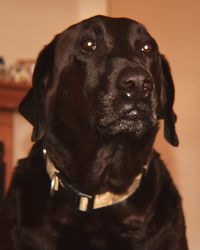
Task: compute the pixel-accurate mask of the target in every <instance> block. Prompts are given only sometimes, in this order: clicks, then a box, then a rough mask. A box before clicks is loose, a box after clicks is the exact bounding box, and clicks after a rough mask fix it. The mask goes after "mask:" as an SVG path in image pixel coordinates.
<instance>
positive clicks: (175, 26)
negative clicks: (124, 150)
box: [0, 0, 200, 250]
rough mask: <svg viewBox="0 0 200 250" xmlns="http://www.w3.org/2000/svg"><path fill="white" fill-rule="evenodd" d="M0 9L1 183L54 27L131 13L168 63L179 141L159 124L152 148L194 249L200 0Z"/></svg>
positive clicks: (4, 1) (22, 134) (26, 4)
mask: <svg viewBox="0 0 200 250" xmlns="http://www.w3.org/2000/svg"><path fill="white" fill-rule="evenodd" d="M0 10H1V14H0V174H1V175H2V174H3V173H4V172H6V188H7V187H8V185H9V181H10V178H11V174H12V170H13V166H15V165H16V162H17V159H19V158H22V157H25V156H26V154H27V152H28V150H29V148H30V145H31V142H30V134H31V129H32V128H31V126H30V125H29V124H28V123H27V122H26V121H25V120H24V119H23V118H22V117H20V115H19V114H18V113H17V105H18V103H19V101H20V99H21V98H22V97H23V95H24V94H25V93H26V92H27V90H28V88H29V87H30V82H31V80H30V74H31V72H32V67H33V66H34V60H35V59H36V57H37V55H38V53H39V51H40V50H41V49H42V48H43V46H44V45H45V44H47V43H48V42H50V40H51V39H52V38H53V37H54V35H55V34H56V33H59V32H61V31H62V30H63V29H65V28H66V27H68V26H69V25H71V24H73V23H75V22H78V21H80V20H82V19H84V18H88V17H90V16H93V15H96V14H103V15H109V16H112V17H129V18H132V19H135V20H137V21H139V22H141V23H143V24H144V25H145V26H146V27H147V29H148V30H149V32H150V33H151V34H152V35H153V37H154V38H155V39H156V40H157V42H158V44H159V47H160V51H161V52H162V53H164V54H165V55H166V57H167V58H168V60H169V62H170V65H171V69H172V74H173V78H174V82H175V88H176V100H175V107H174V109H175V112H176V113H177V115H178V122H177V132H178V135H179V139H180V146H179V147H178V148H173V147H172V146H170V145H168V144H167V143H166V142H165V141H164V139H163V135H162V134H163V132H162V124H161V129H160V132H159V135H158V138H157V141H156V145H155V146H156V148H157V149H158V150H159V152H161V156H162V158H163V159H164V161H165V163H166V164H167V166H168V168H169V170H170V172H171V174H172V176H173V178H174V180H175V183H176V185H177V187H178V189H179V191H180V193H181V195H182V197H183V204H184V211H185V216H186V223H187V235H188V240H189V246H190V250H199V249H200V235H199V231H200V226H199V225H200V211H199V210H200V194H199V193H200V184H199V183H200V182H199V179H200V132H199V129H200V127H199V124H200V96H199V95H200V63H199V58H200V28H199V27H200V14H199V13H200V1H199V0H168V1H162V0H151V1H147V0H73V1H71V0H57V1H53V0H43V1H39V0H34V1H26V0H16V1H13V0H0ZM5 72H6V73H5ZM5 74H7V75H8V76H7V79H6V80H5ZM5 163H6V164H5ZM5 165H6V166H5ZM0 183H1V184H2V183H3V180H1V179H0ZM2 188H3V187H2V185H1V187H0V195H1V192H2Z"/></svg>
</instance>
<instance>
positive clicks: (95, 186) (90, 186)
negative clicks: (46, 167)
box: [44, 128, 157, 193]
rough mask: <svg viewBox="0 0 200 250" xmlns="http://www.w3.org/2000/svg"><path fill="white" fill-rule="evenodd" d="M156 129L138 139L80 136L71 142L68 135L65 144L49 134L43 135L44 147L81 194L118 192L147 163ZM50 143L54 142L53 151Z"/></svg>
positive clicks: (128, 136)
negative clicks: (74, 142) (44, 138)
mask: <svg viewBox="0 0 200 250" xmlns="http://www.w3.org/2000/svg"><path fill="white" fill-rule="evenodd" d="M156 132H157V129H156V128H154V129H152V130H151V131H149V133H148V134H147V135H146V136H145V137H144V138H140V139H138V140H136V139H135V138H133V137H132V136H131V135H121V136H118V137H115V138H112V139H109V138H106V139H104V140H100V139H98V140H97V139H96V138H91V137H90V138H89V137H87V138H85V136H87V135H85V136H84V135H83V136H82V141H80V140H79V141H78V142H77V140H75V141H76V142H77V143H76V144H74V145H73V141H72V140H71V141H70V139H69V138H67V139H68V140H67V143H66V144H65V146H63V145H62V146H61V143H59V141H58V139H56V138H52V137H51V138H46V142H45V144H44V147H45V148H46V149H47V151H48V154H49V156H50V159H51V160H52V161H53V162H54V164H55V165H56V167H57V168H58V169H59V170H61V171H62V172H63V173H64V175H65V176H66V178H67V179H69V180H70V182H71V183H72V184H73V186H74V187H76V188H77V189H78V190H81V191H82V192H84V193H103V192H106V191H111V192H113V193H121V192H124V191H125V190H126V189H127V188H128V187H129V186H130V185H131V183H132V182H133V180H134V178H135V177H136V176H137V175H138V174H140V173H141V171H142V167H143V166H144V165H146V163H147V161H148V159H149V157H150V155H151V152H152V145H153V142H154V138H155V135H156ZM79 138H80V137H79ZM72 139H73V138H72ZM52 144H54V145H57V146H56V150H55V147H53V146H52Z"/></svg>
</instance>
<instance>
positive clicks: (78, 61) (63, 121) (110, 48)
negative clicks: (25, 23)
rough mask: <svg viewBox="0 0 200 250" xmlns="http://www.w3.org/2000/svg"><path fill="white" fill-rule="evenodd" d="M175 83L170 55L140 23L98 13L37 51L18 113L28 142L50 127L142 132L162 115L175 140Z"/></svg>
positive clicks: (137, 134)
mask: <svg viewBox="0 0 200 250" xmlns="http://www.w3.org/2000/svg"><path fill="white" fill-rule="evenodd" d="M173 102H174V86H173V80H172V77H171V74H170V69H169V65H168V62H167V60H166V59H165V58H164V56H163V55H161V54H160V52H159V50H158V45H157V43H156V42H155V40H154V39H153V38H152V37H151V36H150V34H149V33H148V32H147V30H146V29H145V28H144V26H142V25H141V24H139V23H137V22H135V21H132V20H130V19H125V18H109V17H104V16H96V17H93V18H90V19H87V20H85V21H82V22H80V23H78V24H76V25H73V26H71V27H70V28H68V29H67V30H65V31H64V32H62V33H60V34H59V35H57V36H56V37H55V38H54V40H53V41H52V42H51V43H50V44H49V45H47V46H46V47H45V48H44V49H43V51H42V52H41V53H40V55H39V57H38V60H37V63H36V67H35V71H34V75H33V86H32V88H31V90H30V92H29V93H28V95H27V96H26V97H25V99H24V100H23V101H22V103H21V105H20V107H19V110H20V113H21V114H22V115H23V116H24V117H25V118H26V119H27V120H28V121H29V122H31V123H32V124H33V127H34V129H33V136H32V138H33V140H34V141H36V140H39V139H41V138H42V137H43V136H44V134H45V133H46V132H47V131H49V130H51V131H54V134H57V136H58V137H60V139H61V140H62V135H61V134H60V135H59V133H60V131H66V133H67V131H70V132H72V133H73V132H74V133H79V134H80V136H81V133H83V132H84V131H93V132H95V133H98V134H99V135H102V136H117V135H119V134H122V133H131V134H132V135H134V136H135V137H136V138H141V137H142V136H144V135H145V134H146V133H147V132H148V131H149V130H150V129H151V128H153V127H155V126H157V123H158V120H159V119H164V124H165V127H164V130H165V138H166V139H167V141H168V142H170V143H171V144H172V145H174V146H177V145H178V138H177V135H176V132H175V121H176V116H175V114H174V112H173Z"/></svg>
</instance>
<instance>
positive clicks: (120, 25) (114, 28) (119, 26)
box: [61, 16, 148, 38]
mask: <svg viewBox="0 0 200 250" xmlns="http://www.w3.org/2000/svg"><path fill="white" fill-rule="evenodd" d="M100 30H101V31H102V33H103V34H104V35H110V36H112V37H127V36H131V35H132V36H147V35H148V32H147V30H146V28H145V27H144V26H143V25H142V24H141V23H139V22H137V21H135V20H132V19H129V18H113V17H107V16H94V17H91V18H88V19H85V20H83V21H81V22H79V23H77V24H74V25H72V26H70V27H69V28H68V29H67V30H65V32H63V33H61V35H64V36H68V35H69V33H70V34H71V35H73V37H74V38H75V36H76V37H77V38H78V37H79V36H81V35H82V34H83V33H84V32H88V33H89V32H94V31H100Z"/></svg>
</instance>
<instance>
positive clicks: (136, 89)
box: [116, 67, 153, 98]
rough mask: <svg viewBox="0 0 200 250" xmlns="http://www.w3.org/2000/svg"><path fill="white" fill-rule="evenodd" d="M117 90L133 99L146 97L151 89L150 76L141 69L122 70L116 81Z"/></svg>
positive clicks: (128, 68)
mask: <svg viewBox="0 0 200 250" xmlns="http://www.w3.org/2000/svg"><path fill="white" fill-rule="evenodd" d="M116 86H117V89H118V90H119V91H121V92H123V93H126V94H129V95H134V96H135V98H145V97H148V96H149V95H150V93H151V91H152V89H153V81H152V77H151V75H150V74H149V73H148V71H146V70H145V69H143V68H141V67H137V68H132V67H126V68H123V69H122V70H121V71H120V73H119V76H118V78H117V80H116Z"/></svg>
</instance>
